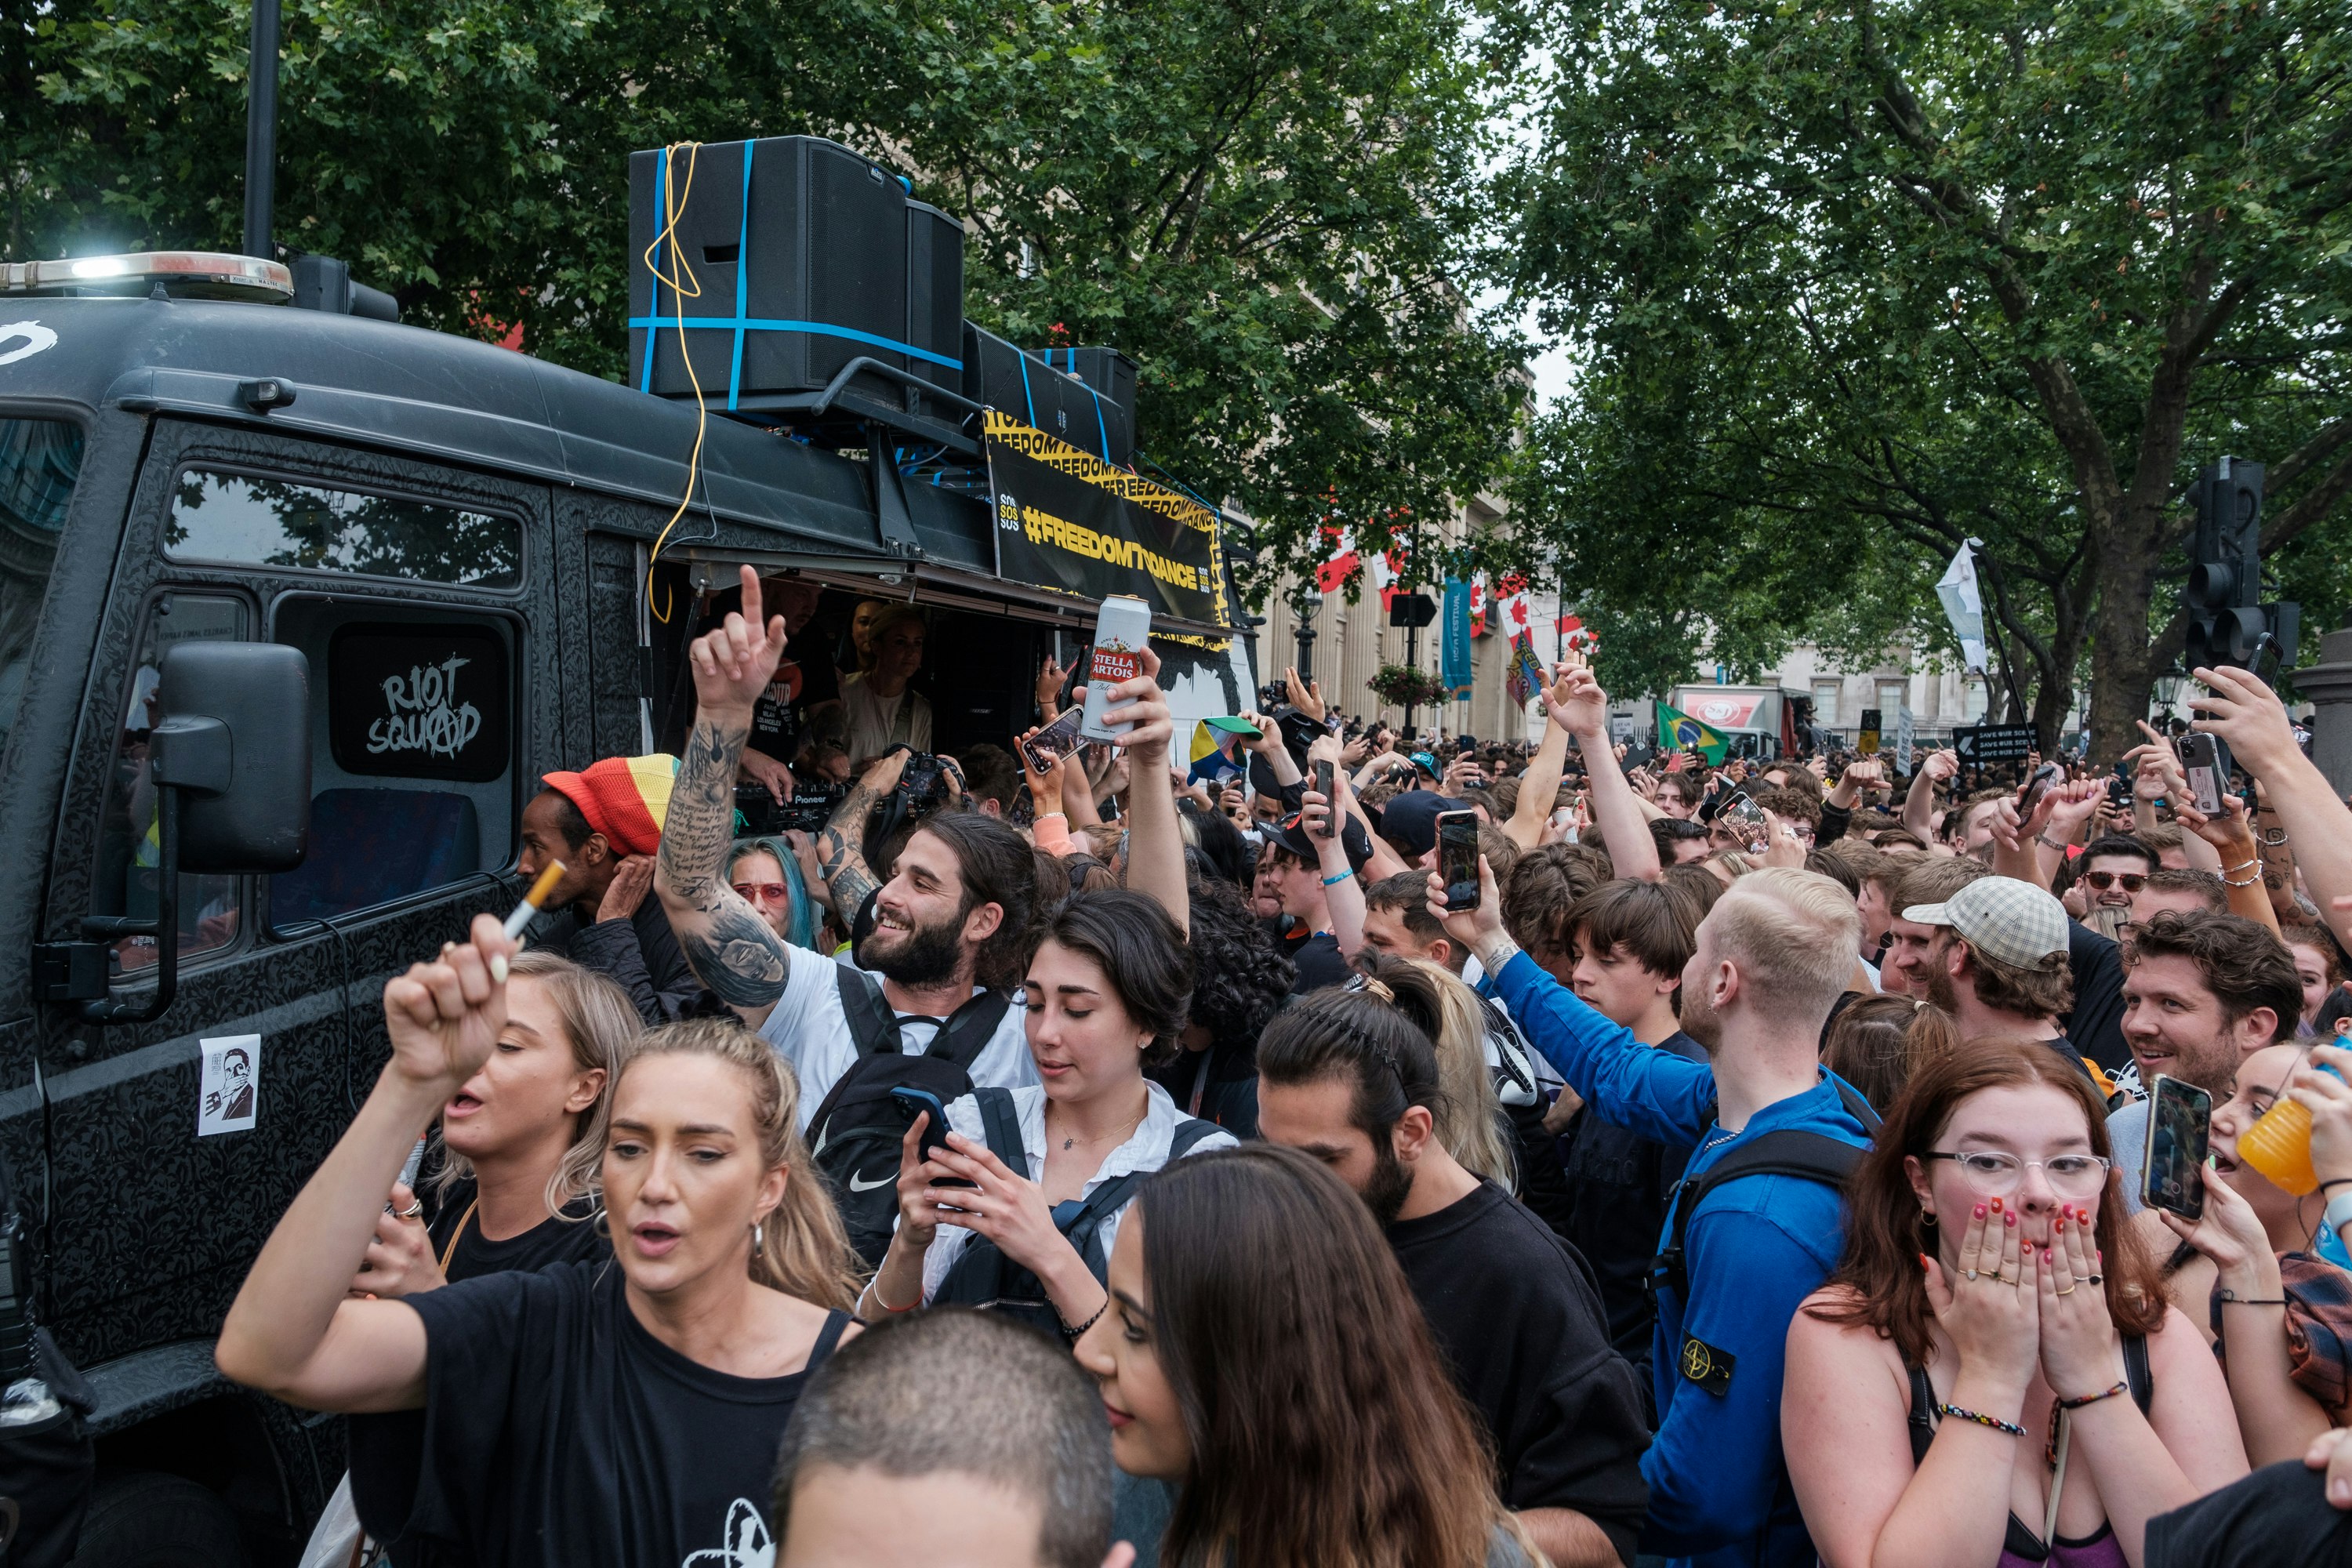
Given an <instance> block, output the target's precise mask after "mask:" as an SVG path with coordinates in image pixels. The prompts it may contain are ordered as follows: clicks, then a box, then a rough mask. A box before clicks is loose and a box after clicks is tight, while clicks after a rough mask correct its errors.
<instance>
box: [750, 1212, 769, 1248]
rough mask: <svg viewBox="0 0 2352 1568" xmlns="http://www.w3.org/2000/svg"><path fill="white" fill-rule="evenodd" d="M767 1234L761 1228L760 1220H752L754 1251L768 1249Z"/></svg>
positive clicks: (752, 1245)
mask: <svg viewBox="0 0 2352 1568" xmlns="http://www.w3.org/2000/svg"><path fill="white" fill-rule="evenodd" d="M767 1247H768V1237H767V1234H766V1233H765V1232H764V1231H762V1230H761V1228H760V1222H759V1221H758V1220H756V1219H755V1220H753V1221H752V1222H751V1250H752V1251H754V1252H764V1251H766V1250H767Z"/></svg>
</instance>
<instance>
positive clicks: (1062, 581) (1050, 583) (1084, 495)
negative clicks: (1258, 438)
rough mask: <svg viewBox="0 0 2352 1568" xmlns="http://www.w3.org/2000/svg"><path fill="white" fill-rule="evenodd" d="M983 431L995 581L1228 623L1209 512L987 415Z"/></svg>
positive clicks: (1036, 432)
mask: <svg viewBox="0 0 2352 1568" xmlns="http://www.w3.org/2000/svg"><path fill="white" fill-rule="evenodd" d="M986 430H987V437H988V489H989V493H990V496H991V498H992V504H993V508H994V510H995V513H996V527H995V529H994V530H993V532H994V534H995V537H996V574H997V575H998V576H1000V577H1005V578H1010V579H1012V580H1013V581H1014V582H1020V583H1029V584H1034V585H1036V586H1037V587H1040V588H1050V589H1054V590H1055V591H1056V592H1059V593H1064V594H1070V595H1077V596H1079V597H1083V598H1087V599H1102V598H1106V597H1108V595H1113V594H1131V595H1134V596H1135V597H1137V598H1139V599H1141V600H1142V601H1144V603H1146V604H1148V605H1150V606H1151V611H1152V615H1153V616H1155V617H1159V616H1166V617H1169V618H1172V619H1179V620H1187V621H1192V622H1196V623H1201V624H1205V625H1209V626H1231V625H1232V624H1233V620H1232V616H1231V614H1230V612H1229V610H1228V608H1227V606H1226V604H1225V583H1224V573H1223V571H1222V570H1221V563H1220V562H1219V560H1218V555H1217V548H1218V546H1217V517H1216V514H1215V513H1214V512H1213V511H1211V510H1209V509H1208V508H1207V507H1204V506H1202V504H1201V503H1200V502H1198V501H1196V500H1192V498H1191V497H1189V496H1184V495H1180V494H1178V493H1177V492H1176V491H1174V490H1171V489H1166V488H1165V487H1163V486H1160V485H1156V484H1153V483H1152V482H1151V481H1150V480H1149V479H1139V478H1138V477H1137V476H1136V475H1134V474H1130V473H1129V472H1128V471H1127V470H1126V469H1124V468H1112V467H1111V466H1110V465H1108V463H1105V462H1104V461H1103V460H1102V459H1101V458H1097V457H1096V456H1095V455H1094V454H1092V453H1091V452H1084V451H1081V450H1079V449H1078V448H1077V447H1072V446H1070V445H1068V444H1067V443H1066V442H1062V441H1057V440H1055V438H1054V437H1051V436H1048V435H1046V434H1045V433H1044V432H1043V431H1040V430H1033V429H1031V428H1030V427H1029V426H1026V425H1024V424H1022V423H1020V422H1019V421H1018V420H1015V419H1013V418H1010V417H1008V416H1005V415H1003V414H999V413H997V412H996V411H994V410H993V409H992V410H990V411H989V413H988V416H987V426H986ZM1154 635H1155V636H1158V635H1161V634H1159V633H1157V632H1155V633H1154Z"/></svg>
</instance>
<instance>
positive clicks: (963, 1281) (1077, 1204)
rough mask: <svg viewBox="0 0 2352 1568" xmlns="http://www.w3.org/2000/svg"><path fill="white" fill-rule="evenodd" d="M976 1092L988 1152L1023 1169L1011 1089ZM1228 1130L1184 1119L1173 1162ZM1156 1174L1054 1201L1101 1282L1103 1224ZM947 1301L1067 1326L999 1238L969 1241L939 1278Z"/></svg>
mask: <svg viewBox="0 0 2352 1568" xmlns="http://www.w3.org/2000/svg"><path fill="white" fill-rule="evenodd" d="M974 1093H975V1096H976V1097H977V1099H978V1100H979V1101H980V1121H981V1126H982V1127H983V1128H984V1129H986V1130H987V1133H988V1148H989V1152H991V1153H992V1154H994V1155H995V1156H996V1157H997V1158H998V1159H1000V1160H1002V1161H1003V1162H1004V1163H1006V1164H1007V1165H1010V1166H1012V1168H1013V1170H1014V1171H1016V1172H1020V1173H1024V1174H1026V1173H1027V1172H1028V1169H1029V1155H1028V1152H1027V1151H1025V1150H1024V1148H1023V1147H1022V1144H1021V1122H1020V1118H1019V1117H1018V1116H1017V1115H1016V1114H1015V1113H1014V1111H1013V1091H1012V1090H1011V1089H978V1090H975V1091H974ZM1222 1131H1224V1129H1223V1128H1221V1127H1219V1126H1218V1125H1217V1124H1216V1123H1215V1122H1213V1121H1201V1120H1200V1119H1199V1118H1197V1117H1192V1116H1188V1117H1185V1118H1184V1119H1183V1120H1182V1121H1179V1122H1177V1123H1176V1135H1175V1136H1174V1137H1173V1138H1171V1139H1170V1140H1169V1142H1168V1159H1169V1162H1170V1163H1174V1162H1175V1161H1178V1160H1181V1159H1182V1158H1183V1157H1184V1156H1185V1155H1186V1154H1188V1153H1190V1152H1192V1149H1193V1147H1194V1146H1195V1145H1196V1144H1198V1143H1199V1142H1201V1140H1202V1139H1203V1138H1206V1137H1208V1136H1209V1135H1210V1134H1211V1133H1213V1132H1222ZM1151 1174H1152V1173H1151V1172H1150V1171H1129V1173H1127V1174H1125V1175H1123V1176H1113V1177H1112V1178H1111V1179H1110V1180H1108V1181H1107V1182H1105V1183H1103V1184H1101V1185H1100V1186H1097V1188H1095V1190H1094V1191H1093V1192H1092V1193H1089V1194H1087V1196H1086V1197H1084V1198H1066V1199H1064V1200H1063V1201H1062V1202H1060V1203H1058V1204H1055V1205H1054V1228H1055V1229H1056V1230H1058V1231H1060V1232H1061V1233H1062V1234H1063V1235H1064V1236H1066V1237H1068V1238H1069V1242H1070V1245H1071V1246H1072V1247H1075V1248H1076V1249H1077V1254H1078V1256H1079V1258H1083V1259H1084V1260H1085V1262H1086V1266H1087V1272H1089V1273H1091V1274H1092V1275H1093V1276H1094V1277H1095V1279H1097V1280H1101V1279H1105V1278H1106V1277H1107V1276H1108V1274H1109V1272H1110V1260H1109V1259H1108V1258H1106V1257H1105V1256H1104V1255H1103V1246H1102V1235H1101V1233H1102V1224H1103V1221H1105V1220H1107V1219H1108V1218H1109V1217H1110V1216H1111V1215H1115V1214H1117V1213H1118V1211H1119V1208H1120V1206H1121V1205H1124V1204H1125V1203H1126V1202H1127V1200H1128V1199H1129V1198H1131V1197H1133V1196H1134V1195H1135V1189H1136V1188H1137V1187H1139V1186H1140V1185H1142V1184H1143V1181H1144V1178H1146V1177H1147V1176H1150V1175H1151ZM948 1302H954V1303H956V1304H957V1305H960V1306H965V1307H977V1308H979V1309H980V1310H982V1311H989V1312H1003V1313H1005V1314H1007V1315H1008V1316H1011V1317H1013V1318H1017V1319H1019V1320H1020V1321H1023V1322H1024V1323H1031V1324H1034V1325H1035V1326H1036V1327H1038V1328H1040V1329H1043V1330H1045V1331H1046V1332H1047V1333H1058V1332H1060V1331H1061V1327H1062V1319H1061V1314H1060V1313H1058V1312H1056V1311H1055V1310H1054V1303H1053V1301H1052V1300H1050V1299H1048V1298H1047V1296H1046V1294H1045V1286H1044V1285H1043V1284H1042V1283H1041V1282H1039V1280H1038V1279H1037V1277H1036V1276H1035V1275H1034V1274H1032V1273H1030V1272H1029V1270H1027V1269H1026V1268H1022V1267H1021V1265H1019V1264H1017V1263H1015V1262H1013V1260H1012V1259H1011V1258H1007V1257H1005V1256H1004V1254H1003V1253H1002V1252H1000V1251H998V1250H997V1249H996V1244H995V1243H994V1242H992V1241H990V1240H988V1239H987V1238H986V1237H982V1236H979V1235H974V1236H973V1237H972V1238H971V1241H970V1242H968V1243H966V1244H965V1246H964V1249H963V1251H962V1253H961V1255H960V1256H959V1257H958V1258H956V1260H955V1263H954V1264H953V1266H952V1267H950V1268H949V1269H948V1277H947V1278H946V1279H944V1280H941V1281H940V1289H939V1293H938V1294H937V1295H935V1296H933V1297H932V1298H931V1305H933V1306H935V1307H936V1306H940V1305H942V1304H945V1303H948Z"/></svg>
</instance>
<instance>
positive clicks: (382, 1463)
mask: <svg viewBox="0 0 2352 1568" xmlns="http://www.w3.org/2000/svg"><path fill="white" fill-rule="evenodd" d="M426 1201H427V1203H428V1204H430V1203H432V1202H433V1201H434V1200H432V1199H429V1198H428V1199H427V1200H426ZM439 1206H440V1212H439V1213H437V1214H436V1215H433V1217H432V1219H431V1220H430V1221H429V1222H427V1224H426V1226H425V1234H426V1235H427V1236H429V1237H432V1240H433V1255H434V1256H435V1257H436V1258H441V1257H446V1258H448V1259H449V1266H448V1268H446V1269H445V1270H444V1271H443V1273H444V1275H445V1277H446V1279H448V1281H449V1283H450V1284H452V1285H455V1284H457V1283H458V1282H459V1281H461V1280H466V1279H479V1278H481V1277H482V1276H483V1275H485V1274H499V1273H504V1272H507V1271H509V1270H513V1271H517V1272H521V1273H529V1272H530V1271H531V1270H533V1269H538V1268H546V1267H547V1266H548V1265H550V1264H552V1263H602V1262H604V1261H605V1260H606V1259H608V1258H611V1257H612V1256H613V1246H612V1243H611V1242H610V1241H608V1240H607V1239H606V1238H605V1237H604V1236H603V1235H601V1234H600V1233H599V1232H598V1231H597V1229H596V1226H594V1225H593V1223H591V1218H590V1215H591V1208H590V1205H589V1203H588V1200H587V1199H585V1198H582V1199H580V1200H578V1201H577V1202H575V1203H573V1204H572V1205H571V1206H570V1207H568V1208H566V1209H565V1210H564V1211H563V1217H562V1218H549V1219H543V1220H541V1221H540V1222H539V1224H537V1225H535V1226H531V1227H530V1229H529V1230H527V1231H524V1232H523V1233H522V1234H521V1235H520V1236H510V1237H507V1238H506V1239H505V1240H503V1241H492V1240H490V1239H489V1238H488V1237H485V1236H484V1235H483V1234H482V1227H481V1224H480V1216H479V1215H477V1214H475V1212H474V1184H473V1183H472V1182H470V1181H464V1182H458V1183H457V1184H455V1185H453V1186H452V1187H451V1188H450V1189H449V1193H448V1195H447V1196H446V1197H445V1198H442V1199H440V1200H439ZM461 1226H462V1227H463V1228H460V1227H461ZM451 1237H456V1239H457V1245H456V1246H455V1247H452V1246H450V1238H451ZM424 1454H425V1412H423V1411H422V1410H391V1411H386V1412H383V1414H381V1415H354V1416H352V1418H351V1458H352V1508H353V1510H356V1511H357V1512H358V1514H359V1516H360V1522H361V1523H362V1525H364V1526H366V1527H367V1531H368V1533H369V1534H370V1535H371V1536H373V1537H374V1538H375V1539H376V1540H378V1541H387V1540H390V1539H391V1538H392V1536H393V1534H394V1532H395V1531H398V1530H399V1529H400V1526H401V1522H402V1521H404V1520H405V1519H407V1517H408V1513H409V1510H411V1509H412V1508H414V1507H415V1505H416V1474H417V1468H418V1466H419V1465H420V1464H421V1463H422V1462H423V1459H424ZM392 1559H393V1562H394V1563H395V1564H397V1568H421V1565H422V1564H423V1563H425V1562H426V1561H428V1559H426V1558H425V1557H423V1556H422V1555H421V1554H420V1553H419V1552H416V1551H415V1549H414V1548H413V1547H409V1546H394V1548H393V1551H392Z"/></svg>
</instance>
